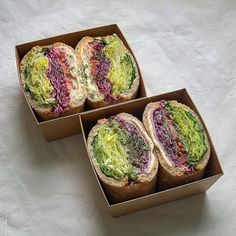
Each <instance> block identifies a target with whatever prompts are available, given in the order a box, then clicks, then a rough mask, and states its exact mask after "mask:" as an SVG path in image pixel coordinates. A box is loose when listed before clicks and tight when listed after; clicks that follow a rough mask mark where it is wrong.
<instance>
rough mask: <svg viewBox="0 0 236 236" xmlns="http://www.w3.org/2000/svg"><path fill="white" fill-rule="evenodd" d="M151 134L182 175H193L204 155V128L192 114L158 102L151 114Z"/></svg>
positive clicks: (205, 145)
mask: <svg viewBox="0 0 236 236" xmlns="http://www.w3.org/2000/svg"><path fill="white" fill-rule="evenodd" d="M152 122H153V126H154V134H155V138H156V139H157V141H158V142H159V143H160V145H161V148H162V150H164V152H165V154H166V157H167V158H168V159H169V160H170V162H171V163H172V164H173V165H174V166H175V167H179V168H181V169H182V170H183V171H184V172H187V173H188V172H193V171H194V166H196V165H197V164H198V163H199V162H200V161H201V159H202V157H203V156H204V154H205V153H206V152H207V144H206V140H205V135H204V129H203V127H202V126H201V124H200V123H199V121H198V119H197V117H196V115H195V114H193V113H192V112H191V111H186V110H184V109H183V108H182V107H178V106H175V105H174V104H173V103H171V102H167V101H161V102H160V106H159V107H158V108H156V109H154V110H153V112H152Z"/></svg>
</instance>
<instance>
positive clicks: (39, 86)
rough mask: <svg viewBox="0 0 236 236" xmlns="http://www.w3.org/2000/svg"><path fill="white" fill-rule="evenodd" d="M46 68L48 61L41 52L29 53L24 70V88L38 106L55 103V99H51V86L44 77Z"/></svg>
mask: <svg viewBox="0 0 236 236" xmlns="http://www.w3.org/2000/svg"><path fill="white" fill-rule="evenodd" d="M48 67H49V61H48V58H47V57H46V56H44V53H43V51H42V52H31V53H30V54H29V55H28V58H27V61H26V67H25V70H24V80H25V85H24V87H25V89H26V90H27V91H29V93H30V94H31V96H32V97H33V99H34V100H35V101H36V102H37V103H38V104H39V105H43V104H55V102H56V100H55V98H52V97H51V94H52V92H53V86H52V85H51V83H50V81H49V79H48V78H47V76H46V71H47V70H48Z"/></svg>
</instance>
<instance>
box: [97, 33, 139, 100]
mask: <svg viewBox="0 0 236 236" xmlns="http://www.w3.org/2000/svg"><path fill="white" fill-rule="evenodd" d="M102 41H103V42H105V43H106V46H105V47H104V54H105V56H106V57H107V58H108V59H109V60H110V61H111V62H112V63H111V68H110V70H109V73H108V75H107V79H108V80H109V81H110V82H111V83H112V95H114V96H118V95H119V94H120V93H122V92H123V91H126V90H128V89H130V88H131V86H132V84H133V81H134V79H135V67H134V65H133V63H132V60H131V57H130V55H129V54H127V51H126V48H125V47H124V45H123V43H122V41H121V40H120V39H119V38H118V36H117V35H113V36H111V37H103V38H102Z"/></svg>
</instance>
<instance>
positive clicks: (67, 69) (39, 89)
mask: <svg viewBox="0 0 236 236" xmlns="http://www.w3.org/2000/svg"><path fill="white" fill-rule="evenodd" d="M69 53H70V52H67V51H66V49H65V48H63V47H50V48H39V49H38V50H32V51H30V52H29V53H28V55H27V59H26V66H25V69H24V72H23V73H24V89H25V90H26V91H28V92H29V93H30V95H31V97H32V98H33V99H34V100H35V101H36V103H37V105H39V106H42V105H51V106H52V107H53V112H54V113H57V114H61V113H63V112H66V111H68V110H69V109H70V91H71V90H72V89H73V88H77V87H78V84H76V83H74V82H73V79H72V78H73V77H72V75H71V71H72V70H73V69H74V68H73V67H72V66H71V65H73V64H74V62H73V55H70V54H69ZM77 83H78V82H77Z"/></svg>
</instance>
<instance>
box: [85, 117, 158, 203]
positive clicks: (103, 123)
mask: <svg viewBox="0 0 236 236" xmlns="http://www.w3.org/2000/svg"><path fill="white" fill-rule="evenodd" d="M88 150H89V154H90V156H91V160H92V163H93V165H94V167H95V169H96V172H97V174H98V176H99V178H100V179H101V181H102V183H103V184H104V185H105V188H106V189H108V192H109V194H110V195H111V197H112V200H114V201H124V200H128V199H131V198H134V197H139V196H143V195H145V194H148V193H150V192H152V191H154V188H155V179H156V174H157V169H158V161H157V158H156V157H155V155H154V152H153V151H154V146H153V143H152V141H151V139H150V138H149V136H148V135H147V133H146V131H145V129H144V127H143V125H142V123H141V122H140V121H139V120H138V119H137V118H135V117H134V116H132V115H129V114H127V113H120V114H118V115H115V116H111V117H110V118H108V119H102V120H99V121H98V123H97V125H95V126H94V127H93V128H92V130H91V131H90V133H89V137H88Z"/></svg>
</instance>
